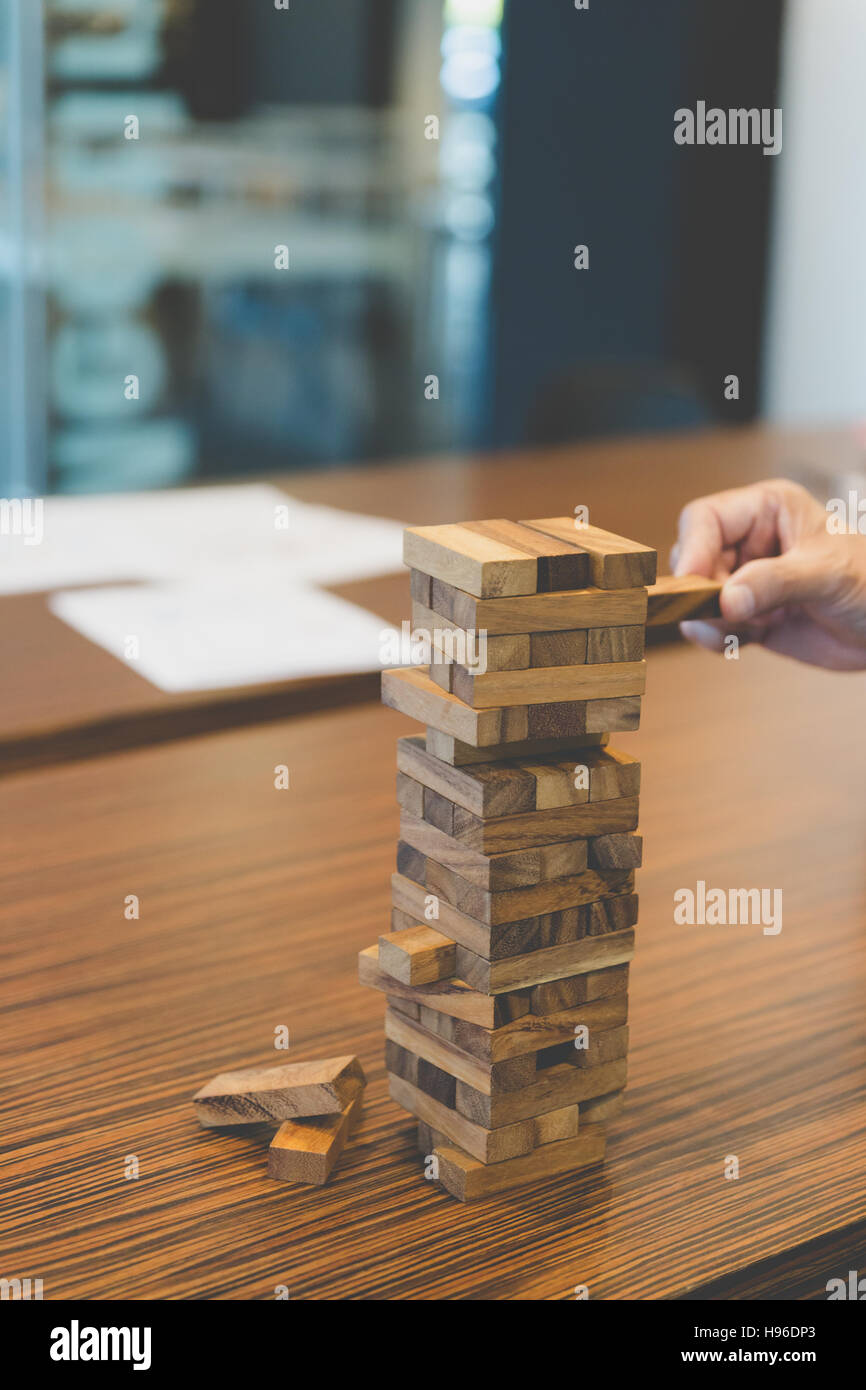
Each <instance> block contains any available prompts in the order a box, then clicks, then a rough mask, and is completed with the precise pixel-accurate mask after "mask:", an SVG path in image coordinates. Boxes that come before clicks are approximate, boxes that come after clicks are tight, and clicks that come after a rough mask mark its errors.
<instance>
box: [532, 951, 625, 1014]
mask: <svg viewBox="0 0 866 1390" xmlns="http://www.w3.org/2000/svg"><path fill="white" fill-rule="evenodd" d="M624 934H625V933H623V935H624ZM616 939H617V938H616V937H613V938H611V937H607V938H602V940H607V941H610V940H614V941H615V940H616ZM613 954H614V955H616V954H618V952H617V951H614V953H613ZM627 989H628V965H627V964H622V965H614V966H613V967H612V968H610V969H607V968H605V962H604V959H603V958H602V959H601V960H600V962H599V965H598V968H596V969H594V970H591V971H585V972H584V973H583V974H580V975H571V976H569V977H567V978H564V979H561V980H550V981H548V982H547V983H546V984H543V985H536V986H535V988H534V989H531V990H530V991H529V1000H530V1005H531V1010H532V1013H534V1014H541V1015H547V1014H555V1013H563V1012H565V1011H566V1010H567V1009H573V1008H575V1007H576V1006H582V1005H583V1004H584V1003H592V1002H593V1001H594V1000H596V999H608V998H610V997H611V995H615V994H624V993H625V992H626V991H627Z"/></svg>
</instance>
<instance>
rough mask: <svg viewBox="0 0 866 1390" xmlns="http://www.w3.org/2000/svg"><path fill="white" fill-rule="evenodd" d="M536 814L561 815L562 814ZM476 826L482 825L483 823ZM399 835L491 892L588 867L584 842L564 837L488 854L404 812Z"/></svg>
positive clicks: (406, 842) (609, 804)
mask: <svg viewBox="0 0 866 1390" xmlns="http://www.w3.org/2000/svg"><path fill="white" fill-rule="evenodd" d="M600 805H603V806H612V805H614V803H613V802H602V803H600ZM575 809H579V808H575ZM461 814H462V815H464V816H468V814H469V812H468V811H463V812H461ZM536 814H537V815H546V814H553V815H562V814H563V812H553V813H548V812H536ZM636 822H637V812H636V811H635V823H636ZM479 824H481V825H483V824H484V822H483V821H481V822H479ZM566 833H567V832H566ZM400 835H401V837H402V840H403V842H404V843H405V844H408V845H411V846H412V847H413V848H414V849H416V850H418V851H419V853H421V854H424V855H426V856H427V859H428V863H429V860H430V859H431V858H433V859H435V861H436V863H437V864H441V865H443V866H444V867H445V868H447V869H450V870H452V871H453V872H454V873H456V874H459V875H460V876H461V878H464V879H466V880H467V881H468V882H469V883H473V884H475V885H477V886H478V887H480V888H483V889H485V890H488V891H490V892H498V891H500V890H502V891H505V890H508V889H513V888H514V889H516V888H520V887H523V886H527V885H532V884H541V883H547V882H549V881H551V880H553V879H559V878H564V877H565V876H566V875H567V874H579V873H582V872H583V870H584V869H585V868H586V864H587V841H586V840H580V839H574V840H567V839H566V838H565V835H561V836H560V837H559V842H558V843H551V844H536V845H530V846H528V847H524V848H520V849H509V850H507V851H506V852H505V853H502V854H487V853H483V852H480V851H478V850H476V849H473V848H472V847H471V846H469V845H467V844H466V843H465V842H464V841H463V840H459V839H455V838H454V837H453V836H451V835H443V833H442V831H441V830H437V829H436V827H435V825H429V824H428V823H427V821H423V820H418V819H417V817H415V816H410V815H408V814H407V813H406V812H405V811H404V812H403V813H402V815H401V816H400Z"/></svg>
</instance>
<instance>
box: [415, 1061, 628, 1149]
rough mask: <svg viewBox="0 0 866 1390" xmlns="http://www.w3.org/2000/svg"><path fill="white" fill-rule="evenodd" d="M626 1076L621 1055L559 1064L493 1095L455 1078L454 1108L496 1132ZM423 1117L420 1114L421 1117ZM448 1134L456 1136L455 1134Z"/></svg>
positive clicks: (616, 1085) (605, 1089) (614, 1085)
mask: <svg viewBox="0 0 866 1390" xmlns="http://www.w3.org/2000/svg"><path fill="white" fill-rule="evenodd" d="M626 1078H627V1064H626V1062H625V1060H624V1059H623V1058H619V1059H618V1060H617V1061H615V1062H600V1063H599V1064H598V1065H596V1066H591V1067H587V1068H586V1069H585V1070H581V1069H580V1068H578V1067H572V1066H569V1065H568V1063H560V1064H559V1065H558V1066H553V1067H548V1068H547V1069H546V1070H545V1071H539V1073H538V1077H537V1080H535V1081H534V1082H533V1083H532V1085H531V1086H524V1087H523V1089H522V1090H520V1091H508V1092H503V1093H502V1094H500V1095H495V1096H490V1095H485V1094H484V1092H483V1091H476V1090H475V1088H474V1087H472V1086H467V1085H466V1083H465V1081H458V1082H457V1101H456V1108H457V1112H458V1114H460V1115H462V1116H463V1117H464V1118H465V1119H466V1120H468V1121H469V1122H470V1123H471V1124H473V1125H479V1126H483V1128H484V1129H485V1130H488V1131H489V1132H490V1133H491V1134H496V1133H497V1131H498V1130H500V1129H503V1128H505V1129H512V1128H513V1127H514V1126H515V1125H519V1124H521V1123H523V1122H525V1121H527V1120H531V1119H533V1118H534V1117H536V1116H538V1115H542V1114H544V1112H545V1111H547V1110H559V1109H560V1108H561V1107H562V1106H566V1105H577V1104H578V1102H579V1101H582V1100H590V1099H591V1098H592V1097H593V1096H603V1095H607V1094H608V1093H609V1092H610V1091H617V1090H621V1089H622V1087H623V1086H625V1084H626ZM424 1118H426V1117H425V1116H423V1115H422V1116H421V1119H424ZM433 1123H435V1121H434V1122H433ZM446 1133H447V1131H446ZM452 1137H453V1138H457V1136H456V1135H454V1136H452ZM457 1142H458V1144H459V1143H460V1140H459V1139H457ZM463 1147H465V1146H463ZM469 1152H470V1153H471V1152H472V1150H471V1149H470V1150H469ZM475 1157H476V1158H477V1157H478V1155H477V1154H476V1155H475Z"/></svg>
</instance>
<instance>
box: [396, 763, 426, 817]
mask: <svg viewBox="0 0 866 1390" xmlns="http://www.w3.org/2000/svg"><path fill="white" fill-rule="evenodd" d="M397 805H398V806H402V807H403V810H404V811H411V813H412V815H413V816H423V814H424V788H423V786H422V785H421V783H420V782H415V781H413V780H412V778H411V777H407V776H406V774H405V773H403V772H398V773H397Z"/></svg>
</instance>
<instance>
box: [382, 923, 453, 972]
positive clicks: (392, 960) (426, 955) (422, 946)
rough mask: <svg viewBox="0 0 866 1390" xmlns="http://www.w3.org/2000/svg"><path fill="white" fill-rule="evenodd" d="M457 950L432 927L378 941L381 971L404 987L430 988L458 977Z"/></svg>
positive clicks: (414, 929)
mask: <svg viewBox="0 0 866 1390" xmlns="http://www.w3.org/2000/svg"><path fill="white" fill-rule="evenodd" d="M456 952H457V947H456V946H455V944H454V942H453V941H451V940H449V938H448V937H447V936H443V935H442V933H441V932H438V931H436V930H434V928H433V927H429V926H414V927H408V928H407V929H406V930H405V931H397V932H391V934H390V935H389V936H380V937H379V969H380V970H384V971H385V973H386V975H392V976H393V977H394V979H395V980H399V981H400V983H401V984H404V985H429V984H433V983H434V981H436V980H447V979H450V978H451V976H452V975H454V974H456V965H457V955H456Z"/></svg>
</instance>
